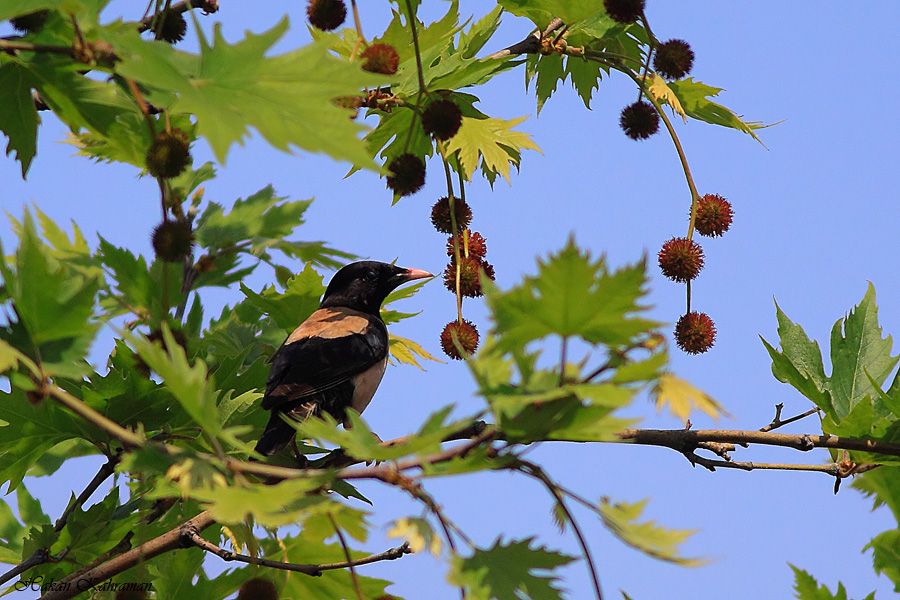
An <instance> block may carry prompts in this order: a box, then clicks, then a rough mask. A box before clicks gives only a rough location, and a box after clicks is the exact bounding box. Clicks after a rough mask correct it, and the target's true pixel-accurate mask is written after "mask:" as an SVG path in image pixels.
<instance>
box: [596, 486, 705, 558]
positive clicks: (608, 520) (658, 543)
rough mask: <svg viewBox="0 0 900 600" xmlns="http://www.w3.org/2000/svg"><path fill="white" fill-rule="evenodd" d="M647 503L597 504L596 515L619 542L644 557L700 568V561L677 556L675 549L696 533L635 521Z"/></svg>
mask: <svg viewBox="0 0 900 600" xmlns="http://www.w3.org/2000/svg"><path fill="white" fill-rule="evenodd" d="M646 506H647V500H641V501H640V502H634V503H628V502H615V503H613V502H610V501H609V500H608V499H606V498H604V499H603V500H602V501H601V502H600V514H601V516H602V518H603V524H604V525H606V526H607V527H608V528H609V530H610V531H612V532H613V533H614V534H615V535H616V536H617V537H618V538H619V539H620V540H622V541H623V542H625V543H626V544H628V545H629V546H631V547H632V548H636V549H637V550H640V551H641V552H643V553H644V554H647V555H648V556H652V557H654V558H658V559H660V560H665V561H668V562H672V563H675V564H679V565H682V566H686V567H696V566H700V565H702V564H704V561H703V560H700V559H696V558H684V557H682V556H680V554H679V550H678V547H679V546H680V545H681V544H682V543H683V542H684V541H685V540H687V538H689V537H691V536H692V535H694V534H695V533H696V531H691V530H679V529H668V528H666V527H662V526H660V525H657V524H656V522H654V521H639V519H640V518H641V514H643V512H644V508H645V507H646Z"/></svg>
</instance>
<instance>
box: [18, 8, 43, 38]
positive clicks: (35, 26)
mask: <svg viewBox="0 0 900 600" xmlns="http://www.w3.org/2000/svg"><path fill="white" fill-rule="evenodd" d="M49 16H50V11H49V10H38V11H35V12H33V13H28V14H27V15H20V16H18V17H13V18H12V19H10V20H9V23H10V25H12V26H13V29H15V30H16V31H21V32H22V33H36V32H38V31H40V30H41V28H42V27H43V26H44V23H46V22H47V17H49Z"/></svg>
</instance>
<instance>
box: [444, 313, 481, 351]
mask: <svg viewBox="0 0 900 600" xmlns="http://www.w3.org/2000/svg"><path fill="white" fill-rule="evenodd" d="M454 337H455V338H456V340H455V341H454ZM457 342H458V343H459V346H461V348H459V347H457V345H456V344H457ZM477 349H478V329H477V328H476V327H475V325H474V324H473V323H472V322H471V321H469V320H467V319H463V320H462V323H460V322H458V321H450V322H449V323H447V324H446V325H445V326H444V330H443V331H442V332H441V350H443V351H444V354H446V355H447V356H449V357H450V358H452V359H453V360H462V359H463V358H465V357H466V356H470V355H472V354H474V353H475V350H477ZM460 350H461V351H460Z"/></svg>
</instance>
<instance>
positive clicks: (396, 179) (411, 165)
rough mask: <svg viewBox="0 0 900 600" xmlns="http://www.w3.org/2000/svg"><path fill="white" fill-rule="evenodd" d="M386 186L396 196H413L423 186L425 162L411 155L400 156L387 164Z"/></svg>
mask: <svg viewBox="0 0 900 600" xmlns="http://www.w3.org/2000/svg"><path fill="white" fill-rule="evenodd" d="M388 170H389V171H390V172H391V174H390V175H388V177H387V186H388V187H389V188H391V189H392V190H394V193H395V194H397V195H398V196H409V195H410V194H415V193H416V192H418V191H419V190H420V189H422V186H423V185H425V162H424V161H423V160H422V159H421V158H419V157H418V156H415V155H413V154H401V155H400V156H398V157H397V158H395V159H393V160H392V161H391V162H390V163H388Z"/></svg>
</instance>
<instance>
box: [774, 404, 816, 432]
mask: <svg viewBox="0 0 900 600" xmlns="http://www.w3.org/2000/svg"><path fill="white" fill-rule="evenodd" d="M782 410H784V403H782V402H779V403H778V404H776V405H775V416H774V417H773V418H772V422H771V423H769V424H768V425H766V426H765V427H761V428H760V431H772V430H773V429H778V428H779V427H783V426H784V425H788V424H790V423H793V422H794V421H799V420H800V419H805V418H806V417H809V416H812V415H815V414H818V413H819V412H821V409H820V408H819V407H814V408H811V409H809V410H807V411H805V412H802V413H800V414H799V415H794V416H793V417H788V418H787V419H784V420H782V418H781V411H782Z"/></svg>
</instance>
